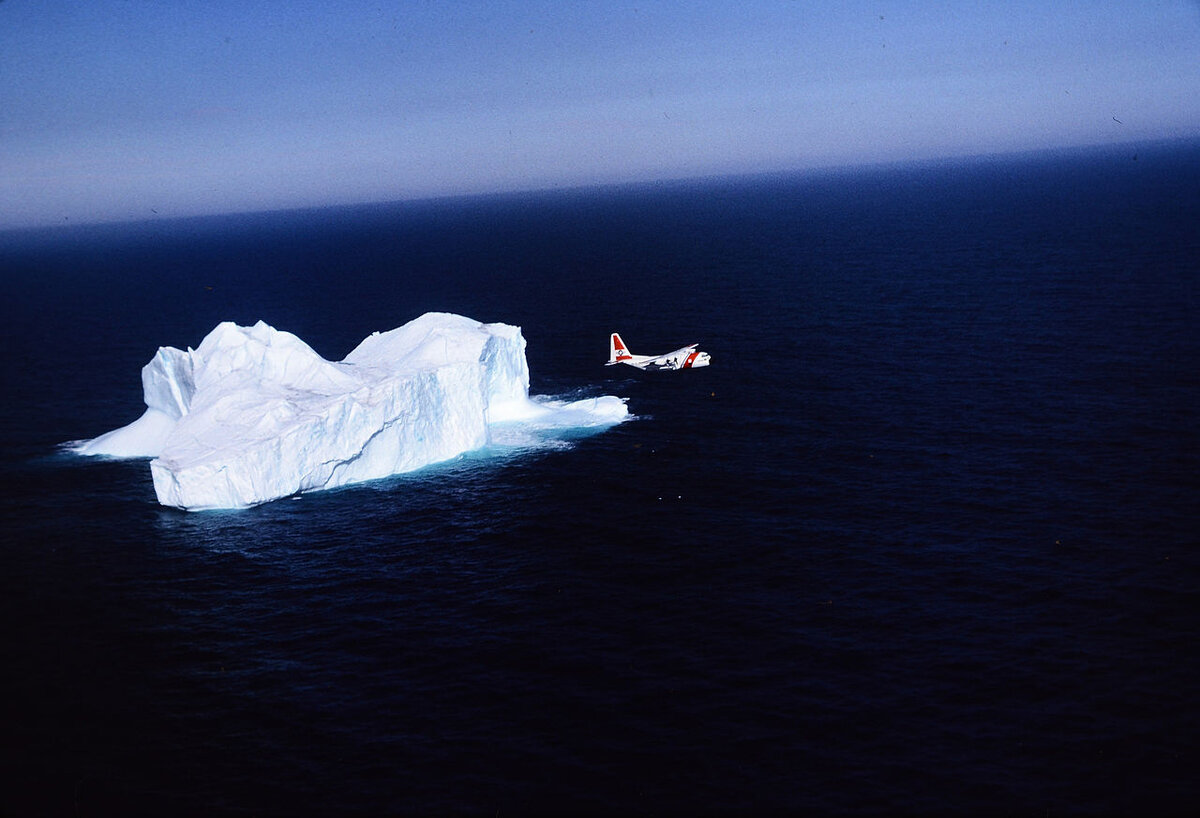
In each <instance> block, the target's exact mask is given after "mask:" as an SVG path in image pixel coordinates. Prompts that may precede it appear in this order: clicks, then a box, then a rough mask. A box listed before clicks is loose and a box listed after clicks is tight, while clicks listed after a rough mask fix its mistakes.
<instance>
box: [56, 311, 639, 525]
mask: <svg viewBox="0 0 1200 818" xmlns="http://www.w3.org/2000/svg"><path fill="white" fill-rule="evenodd" d="M142 389H143V392H144V395H145V401H146V411H145V412H144V413H143V414H142V416H141V417H140V418H139V419H137V420H136V421H134V422H133V423H131V424H129V425H128V426H124V427H122V428H120V429H116V430H114V431H111V432H108V433H107V434H103V435H101V436H100V437H97V438H94V439H92V440H87V441H83V442H81V443H79V444H77V445H76V446H75V451H77V452H79V453H81V454H88V455H108V456H111V457H149V458H153V460H151V461H150V472H151V475H152V477H153V480H154V491H155V493H156V494H157V495H158V501H159V502H160V503H162V504H163V505H167V506H175V507H178V508H183V509H189V510H200V509H215V508H242V507H246V506H252V505H256V504H258V503H264V502H267V501H269V500H275V499H278V498H280V497H287V496H289V495H292V494H296V493H297V492H304V491H314V490H318V489H327V488H334V487H336V486H344V485H347V484H349V483H357V482H361V481H364V480H373V479H376V478H380V477H387V476H388V475H392V474H399V473H401V472H407V471H413V470H415V469H419V468H421V467H423V466H427V465H430V464H432V463H438V462H441V461H444V460H449V459H451V458H453V457H456V456H457V455H460V454H463V453H465V452H469V451H472V450H475V449H480V448H483V447H485V446H487V445H489V443H491V442H492V433H493V430H494V429H496V428H501V427H511V426H512V425H513V424H530V425H533V426H536V427H538V428H543V429H544V428H548V427H549V428H555V427H561V428H566V429H574V428H580V427H604V426H608V425H612V424H615V423H620V422H621V421H622V420H624V419H625V418H626V417H628V410H627V409H626V407H625V401H624V400H623V399H622V398H618V397H613V396H604V397H600V398H590V399H587V400H580V401H574V402H560V401H548V400H542V399H531V398H530V397H529V365H528V363H527V362H526V360H525V338H524V337H523V336H522V335H521V330H520V328H519V327H514V326H510V325H508V324H482V323H480V322H478V321H473V320H471V319H470V318H464V317H463V316H461V315H452V314H449V313H426V314H425V315H422V316H421V317H420V318H417V319H415V320H413V321H410V322H409V323H407V324H405V325H404V326H402V327H398V328H397V329H394V330H391V331H389V332H383V333H379V332H376V333H373V334H372V335H370V336H368V337H367V338H366V339H364V340H363V342H362V343H360V344H359V345H358V346H357V347H356V348H355V349H354V350H353V351H352V352H351V353H350V354H349V355H347V356H346V357H345V358H344V359H343V360H342V361H339V362H332V361H327V360H325V359H323V358H322V357H321V356H319V355H318V354H317V353H316V352H314V351H313V350H312V349H311V348H310V347H309V346H308V345H307V344H305V343H304V342H303V341H302V340H300V339H299V338H298V337H296V336H295V335H292V334H291V333H288V332H281V331H279V330H277V329H274V328H273V327H271V326H269V325H267V324H265V323H263V322H261V321H260V322H258V323H257V324H255V325H254V326H252V327H242V326H238V325H236V324H233V323H231V322H225V323H222V324H219V325H218V326H217V327H216V329H214V330H213V331H212V332H210V333H209V334H208V336H206V337H205V338H204V340H203V341H202V342H201V344H200V346H199V347H198V348H197V349H195V350H193V349H190V348H189V349H188V350H187V351H186V352H185V351H182V350H179V349H175V348H174V347H162V348H160V349H159V350H158V352H157V354H155V356H154V358H153V359H152V360H151V361H150V363H148V364H146V366H145V367H143V369H142Z"/></svg>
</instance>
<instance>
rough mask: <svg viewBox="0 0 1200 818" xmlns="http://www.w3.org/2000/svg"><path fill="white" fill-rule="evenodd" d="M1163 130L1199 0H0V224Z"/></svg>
mask: <svg viewBox="0 0 1200 818" xmlns="http://www.w3.org/2000/svg"><path fill="white" fill-rule="evenodd" d="M1118 120H1119V121H1118ZM1179 136H1200V0H1123V1H1121V2H1118V1H1117V0H1054V1H1053V2H1047V0H1037V2H1024V0H1010V1H1009V2H991V0H956V1H954V2H951V1H950V0H944V1H943V2H934V1H931V0H907V2H902V1H901V0H872V1H870V2H868V1H866V0H837V1H836V2H835V0H828V2H805V1H804V0H779V1H778V2H758V1H756V0H740V1H739V2H728V3H717V2H689V3H683V2H677V3H659V2H629V3H625V2H587V3H585V2H569V1H568V0H558V2H494V1H493V2H424V1H421V2H418V1H416V0H414V1H413V2H391V3H389V2H373V3H360V2H337V1H336V0H326V2H320V3H312V2H282V0H281V2H269V3H268V2H255V0H238V2H226V1H225V0H204V1H203V2H200V1H199V0H175V2H171V1H170V0H158V2H152V1H151V0H92V2H78V0H0V227H12V226H21V225H33V224H52V223H62V222H63V221H64V220H70V221H71V222H72V223H79V222H90V221H108V220H121V219H144V218H166V217H171V216H183V215H195V214H201V213H220V212H232V211H244V210H260V209H275V208H284V207H297V206H309V205H321V204H339V203H352V202H362V201H389V200H396V199H406V198H415V197H425V196H434V195H445V194H460V193H479V192H492V191H506V190H520V189H530V188H543V187H555V186H574V185H585V184H593V183H607V182H625V181H637V180H651V179H660V178H677V177H688V176H704V175H713V174H725V173H742V172H754V171H767V170H787V169H802V168H808V167H822V166H830V165H846V164H859V163H869V162H891V161H903V160H907V159H925V158H933V157H938V156H952V155H962V154H974V153H993V152H1002V151H1012V150H1026V149H1036V148H1042V147H1055V146H1072V145H1086V144H1097V143H1106V142H1125V141H1136V140H1143V139H1159V138H1171V137H1179Z"/></svg>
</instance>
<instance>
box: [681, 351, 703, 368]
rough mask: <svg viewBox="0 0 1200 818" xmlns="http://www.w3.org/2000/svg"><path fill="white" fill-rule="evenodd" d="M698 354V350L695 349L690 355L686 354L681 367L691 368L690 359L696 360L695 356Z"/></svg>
mask: <svg viewBox="0 0 1200 818" xmlns="http://www.w3.org/2000/svg"><path fill="white" fill-rule="evenodd" d="M699 354H700V353H699V351H696V352H693V353H692V354H691V355H689V356H687V360H686V361H684V362H683V368H684V369H691V367H692V361H694V360H696V356H697V355H699Z"/></svg>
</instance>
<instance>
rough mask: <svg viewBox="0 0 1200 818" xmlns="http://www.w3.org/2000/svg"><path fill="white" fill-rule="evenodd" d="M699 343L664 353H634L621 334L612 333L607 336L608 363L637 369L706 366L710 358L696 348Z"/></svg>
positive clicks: (710, 360) (608, 364)
mask: <svg viewBox="0 0 1200 818" xmlns="http://www.w3.org/2000/svg"><path fill="white" fill-rule="evenodd" d="M697 346H699V344H689V345H688V346H685V347H683V348H681V349H677V350H675V351H674V352H668V353H667V354H666V355H634V354H633V353H632V352H630V351H629V347H627V346H625V342H624V341H622V340H621V336H620V335H618V334H617V333H615V332H614V333H613V334H612V335H610V336H609V337H608V363H606V364H605V366H612V365H613V364H629V366H636V367H637V368H638V369H695V368H696V367H698V366H708V365H709V364H710V363H712V358H711V357H710V356H709V354H708V353H707V352H701V351H700V350H698V349H696V347H697Z"/></svg>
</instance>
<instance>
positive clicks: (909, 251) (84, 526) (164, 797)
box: [0, 142, 1200, 816]
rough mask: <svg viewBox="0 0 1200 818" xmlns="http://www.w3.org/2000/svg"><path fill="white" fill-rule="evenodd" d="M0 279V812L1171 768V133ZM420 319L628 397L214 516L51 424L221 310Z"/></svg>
mask: <svg viewBox="0 0 1200 818" xmlns="http://www.w3.org/2000/svg"><path fill="white" fill-rule="evenodd" d="M0 281H2V282H3V286H4V299H3V306H2V307H0V310H2V320H0V349H2V350H3V352H2V355H3V362H4V365H3V367H2V368H0V379H2V380H0V385H2V387H3V394H4V396H5V397H4V401H3V404H2V408H0V481H2V487H0V488H2V490H0V536H2V543H0V623H2V625H3V633H4V635H3V636H0V657H2V662H3V672H2V673H0V708H2V709H0V735H2V742H0V746H2V747H3V752H4V754H5V756H6V757H5V758H4V759H3V760H2V761H3V763H2V764H0V815H14V816H15V815H81V816H86V815H132V814H152V815H193V814H195V815H318V814H319V815H332V814H350V815H378V814H414V815H430V814H446V813H453V814H471V815H486V816H495V815H501V816H504V815H509V816H512V815H522V814H561V815H569V814H579V813H593V814H606V815H623V816H626V815H628V816H637V815H703V814H747V815H764V814H849V815H873V814H895V813H902V814H928V813H943V814H957V815H970V814H1005V815H1031V816H1033V815H1037V816H1042V815H1075V814H1127V815H1129V814H1141V815H1162V814H1171V813H1176V814H1184V813H1191V812H1192V811H1193V810H1194V809H1195V808H1196V805H1197V803H1200V783H1198V782H1200V746H1198V742H1200V703H1198V697H1197V692H1198V689H1200V688H1198V685H1200V659H1198V648H1200V640H1198V636H1200V628H1198V625H1200V550H1198V549H1200V503H1198V498H1200V446H1198V445H1197V444H1198V438H1200V425H1198V422H1197V421H1198V419H1200V418H1198V414H1200V329H1198V327H1200V292H1198V291H1200V285H1198V282H1200V144H1198V143H1195V142H1190V143H1188V142H1184V143H1179V142H1176V143H1158V144H1150V145H1134V146H1117V147H1108V148H1102V149H1091V150H1081V151H1061V152H1056V153H1043V154H1036V155H1020V156H1006V157H981V158H974V159H964V160H956V161H947V162H940V163H926V164H914V165H903V166H889V167H872V168H860V169H856V170H840V171H822V172H812V173H801V174H780V175H773V176H757V177H745V178H722V179H709V180H702V181H691V182H670V183H655V184H646V185H640V186H627V187H615V188H603V189H590V190H560V191H549V192H542V193H530V194H512V195H502V196H492V197H478V198H466V199H446V200H437V201H426V202H415V203H403V204H391V205H373V206H363V207H352V208H338V209H329V210H309V211H298V212H286V213H270V214H260V215H250V216H227V217H214V218H203V219H188V220H170V219H166V218H164V219H162V220H159V221H154V222H145V223H138V224H126V225H113V226H96V227H62V228H55V229H52V230H40V231H17V232H8V233H2V234H0ZM430 310H437V311H447V312H455V313H461V314H464V315H467V316H470V317H472V318H475V319H478V320H481V321H503V322H507V323H511V324H516V325H519V326H521V327H522V329H523V332H524V335H525V337H526V339H527V340H528V343H529V347H528V359H529V364H530V368H531V371H532V389H531V391H532V392H533V393H534V394H541V395H550V396H555V397H572V398H577V397H588V396H592V395H601V394H615V395H620V396H623V397H627V398H628V406H629V408H630V410H631V411H632V413H633V414H634V415H635V418H634V419H633V420H630V421H628V422H626V423H623V424H620V425H619V426H616V427H614V428H611V429H609V430H607V431H604V432H602V433H599V434H591V435H580V436H578V437H573V438H570V439H568V440H567V441H566V442H565V443H564V444H563V445H560V446H555V447H542V448H535V449H530V450H520V451H516V452H508V453H507V454H504V455H502V456H501V455H496V456H490V457H488V456H472V457H464V458H461V459H459V460H456V461H453V462H450V463H446V464H441V465H438V466H435V467H431V468H429V469H426V470H424V471H421V472H416V473H412V474H408V475H401V476H397V477H393V478H389V479H386V480H381V481H377V482H372V483H368V484H364V485H361V486H357V487H352V488H346V489H342V490H337V491H331V492H321V493H314V494H309V495H304V496H301V497H299V498H295V499H288V500H283V501H278V502H274V503H269V504H266V505H262V506H259V507H256V508H253V509H249V510H243V511H236V512H202V513H187V512H182V511H177V510H174V509H169V508H164V507H161V506H159V505H158V504H157V503H156V501H155V496H154V491H153V486H152V484H151V480H150V474H149V468H148V466H147V461H145V460H133V461H113V460H104V459H88V458H81V457H78V456H74V455H71V454H69V453H67V452H65V451H64V450H63V449H62V446H61V444H63V443H64V442H66V441H70V440H76V439H80V438H88V437H93V436H96V435H98V434H100V433H102V432H105V431H108V430H110V429H113V428H116V427H117V426H120V425H123V424H125V423H127V422H129V421H131V420H133V419H135V418H136V417H137V416H138V415H139V414H140V413H141V411H142V396H141V384H140V368H141V367H142V365H144V364H145V363H146V362H148V361H149V360H150V358H151V357H152V356H153V355H154V353H155V350H156V349H157V348H158V347H159V346H163V345H172V346H177V347H180V348H185V347H187V346H189V345H190V346H193V347H194V346H196V345H198V344H199V342H200V341H201V339H202V338H203V337H204V335H205V334H207V333H208V332H209V331H210V330H211V329H212V328H213V327H214V326H215V325H216V324H217V323H218V322H220V321H224V320H233V321H236V322H238V323H242V324H251V323H253V322H255V321H257V320H259V319H262V320H265V321H266V322H268V323H269V324H271V325H273V326H275V327H277V328H279V329H284V330H288V331H291V332H293V333H295V334H297V335H299V336H300V337H301V338H303V339H304V340H305V341H307V342H308V343H309V344H310V345H311V346H312V347H313V348H314V349H315V350H316V351H317V352H319V353H320V354H321V355H323V356H324V357H326V358H329V359H331V360H336V359H340V358H341V357H343V356H344V355H345V354H346V353H348V352H349V351H350V350H351V349H352V348H353V347H354V346H355V345H356V344H357V343H358V341H360V340H361V339H362V338H363V337H365V336H366V335H368V334H369V333H371V332H372V331H375V330H387V329H391V328H393V327H396V326H399V325H401V324H403V323H405V322H407V321H408V320H410V319H412V318H415V317H417V316H418V315H420V314H422V313H424V312H426V311H430ZM612 331H619V332H621V333H622V336H623V337H624V339H625V340H626V342H627V343H628V344H629V345H630V347H631V348H632V349H633V351H634V352H637V353H661V352H666V351H668V350H671V349H675V348H676V347H678V346H682V345H683V344H687V343H693V342H699V343H700V344H701V348H702V349H705V350H707V351H708V352H710V353H711V354H712V358H713V364H712V366H711V367H708V368H707V369H700V370H693V371H686V372H673V373H641V372H638V371H636V370H633V369H631V368H628V367H605V366H603V363H604V361H605V360H606V358H607V354H608V348H607V343H608V333H610V332H612Z"/></svg>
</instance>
